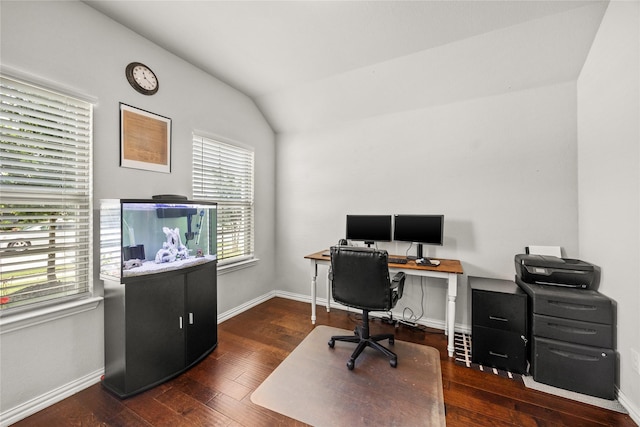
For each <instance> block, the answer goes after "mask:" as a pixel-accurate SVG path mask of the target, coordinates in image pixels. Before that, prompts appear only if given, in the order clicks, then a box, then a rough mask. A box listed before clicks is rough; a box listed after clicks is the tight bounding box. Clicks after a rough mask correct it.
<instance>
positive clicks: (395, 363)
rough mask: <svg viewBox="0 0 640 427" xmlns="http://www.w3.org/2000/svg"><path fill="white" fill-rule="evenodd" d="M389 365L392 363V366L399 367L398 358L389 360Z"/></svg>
mask: <svg viewBox="0 0 640 427" xmlns="http://www.w3.org/2000/svg"><path fill="white" fill-rule="evenodd" d="M389 365H391V367H392V368H397V367H398V359H391V360H389Z"/></svg>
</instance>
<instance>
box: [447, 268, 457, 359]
mask: <svg viewBox="0 0 640 427" xmlns="http://www.w3.org/2000/svg"><path fill="white" fill-rule="evenodd" d="M448 282H449V283H448V287H447V301H448V304H447V335H448V337H447V351H448V353H449V357H453V351H454V340H453V338H454V334H455V328H454V326H455V323H456V297H457V295H458V275H457V274H453V273H452V274H449V280H448Z"/></svg>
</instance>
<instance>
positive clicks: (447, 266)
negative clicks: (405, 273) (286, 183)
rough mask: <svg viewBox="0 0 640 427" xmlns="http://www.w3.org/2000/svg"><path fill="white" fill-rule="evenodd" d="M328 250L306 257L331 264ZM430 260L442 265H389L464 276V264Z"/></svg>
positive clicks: (395, 256)
mask: <svg viewBox="0 0 640 427" xmlns="http://www.w3.org/2000/svg"><path fill="white" fill-rule="evenodd" d="M327 252H328V249H325V250H322V251H319V252H315V253H312V254H309V255H307V256H305V258H306V259H312V260H315V261H326V262H330V261H331V257H329V256H326V255H323V253H327ZM389 258H406V257H404V256H400V255H389ZM429 259H437V260H438V261H440V265H419V264H416V262H415V261H414V260H409V261H407V263H406V264H393V263H389V267H393V268H399V269H403V268H404V269H410V270H428V271H439V272H441V273H455V274H462V273H463V271H462V264H461V263H460V261H458V260H457V259H442V258H431V257H429Z"/></svg>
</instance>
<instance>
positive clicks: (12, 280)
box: [0, 76, 93, 313]
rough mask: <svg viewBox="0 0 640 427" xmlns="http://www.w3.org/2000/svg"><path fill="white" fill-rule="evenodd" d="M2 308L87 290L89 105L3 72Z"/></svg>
mask: <svg viewBox="0 0 640 427" xmlns="http://www.w3.org/2000/svg"><path fill="white" fill-rule="evenodd" d="M0 93H1V95H0V101H1V104H0V105H1V108H0V313H7V312H9V310H11V311H13V309H14V308H18V307H23V308H26V307H33V306H34V305H36V304H38V305H41V304H42V303H52V302H58V301H63V300H65V301H66V300H67V299H68V298H71V297H78V296H85V295H88V294H89V293H90V291H91V285H90V284H91V239H92V218H91V215H92V201H91V184H92V183H91V176H92V173H91V163H92V159H91V156H92V152H91V134H92V128H91V126H92V114H93V110H92V108H93V106H92V105H91V104H90V103H87V102H85V101H82V100H78V99H75V98H73V97H69V96H66V95H64V94H60V93H55V92H52V91H49V90H47V89H44V88H40V87H36V86H33V85H31V84H27V83H24V82H20V81H18V80H15V79H13V78H9V77H6V76H0Z"/></svg>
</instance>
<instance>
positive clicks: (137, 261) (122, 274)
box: [100, 198, 217, 280]
mask: <svg viewBox="0 0 640 427" xmlns="http://www.w3.org/2000/svg"><path fill="white" fill-rule="evenodd" d="M216 221H217V217H216V204H215V203H210V202H198V201H189V200H186V199H182V198H154V199H151V200H134V199H108V200H101V202H100V277H101V278H102V279H116V280H123V279H126V278H127V277H137V276H144V275H150V274H157V273H161V272H165V271H171V270H179V269H182V268H186V267H190V266H194V265H199V264H204V263H207V262H215V261H216V228H217V222H216Z"/></svg>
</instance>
